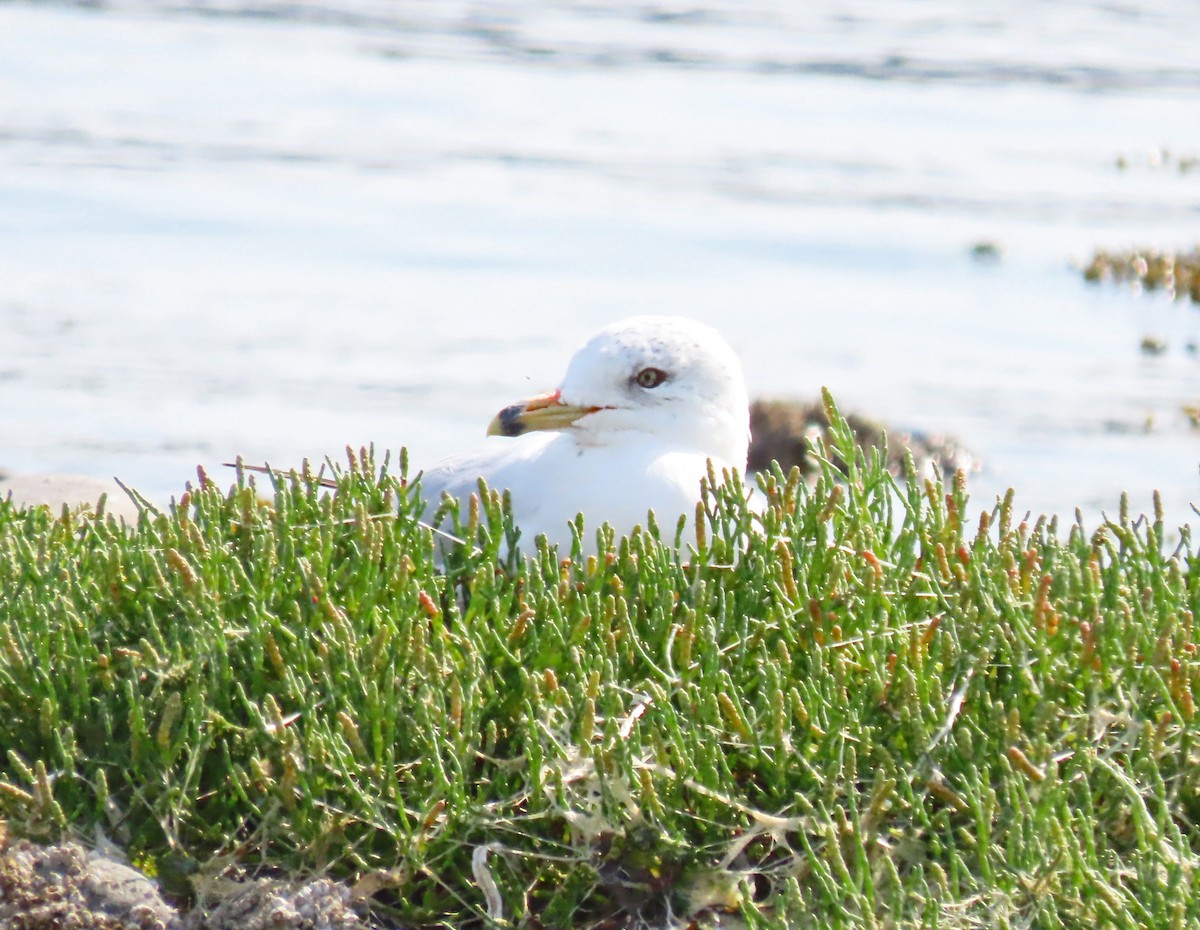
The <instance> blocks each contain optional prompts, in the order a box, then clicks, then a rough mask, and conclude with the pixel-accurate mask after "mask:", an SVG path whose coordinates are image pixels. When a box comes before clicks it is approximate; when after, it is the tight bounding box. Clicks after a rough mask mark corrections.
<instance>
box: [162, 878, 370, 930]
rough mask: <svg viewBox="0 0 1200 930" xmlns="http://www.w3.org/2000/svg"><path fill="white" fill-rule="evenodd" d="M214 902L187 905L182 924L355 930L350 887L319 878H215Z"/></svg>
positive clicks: (232, 929) (216, 929)
mask: <svg viewBox="0 0 1200 930" xmlns="http://www.w3.org/2000/svg"><path fill="white" fill-rule="evenodd" d="M221 884H222V885H223V886H224V887H223V892H224V893H223V896H222V897H221V900H220V903H219V904H217V905H216V906H215V907H213V908H212V909H211V910H209V911H208V913H207V914H204V915H201V911H202V910H203V909H202V908H197V909H196V910H195V911H193V912H192V913H191V914H190V915H189V917H188V919H187V921H186V928H187V930H359V928H362V927H364V926H365V925H364V924H363V922H362V921H361V920H360V919H359V917H358V915H357V914H356V913H354V911H353V910H352V909H351V907H350V890H349V889H348V888H347V887H345V886H344V885H339V884H337V883H336V882H332V881H329V880H328V879H324V878H320V879H316V880H314V881H308V882H289V881H277V880H275V879H256V880H254V881H248V882H238V883H231V882H225V883H221Z"/></svg>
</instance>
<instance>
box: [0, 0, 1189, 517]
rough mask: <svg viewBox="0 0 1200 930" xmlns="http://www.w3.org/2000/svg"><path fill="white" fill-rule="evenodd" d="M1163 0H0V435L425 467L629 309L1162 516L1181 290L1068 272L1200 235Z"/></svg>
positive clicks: (161, 481) (1060, 499) (772, 388)
mask: <svg viewBox="0 0 1200 930" xmlns="http://www.w3.org/2000/svg"><path fill="white" fill-rule="evenodd" d="M800 10H803V12H799V11H800ZM1190 19H1191V7H1190V5H1189V4H1186V3H1182V2H1162V3H1157V4H1139V5H1138V6H1137V7H1136V8H1135V7H1133V6H1128V7H1126V6H1121V5H1119V4H1112V3H1082V2H1080V3H1059V4H1053V5H1049V4H1040V3H1039V4H1033V3H1027V4H1010V5H1005V6H1004V8H1003V9H990V8H989V9H988V10H986V11H984V10H980V11H977V12H973V13H969V14H967V15H963V13H962V12H961V8H960V5H958V4H951V3H920V4H907V3H884V2H876V3H861V4H856V5H851V6H847V5H845V4H841V3H838V4H834V3H825V4H821V3H818V4H808V5H804V6H803V7H801V6H799V5H790V4H782V3H780V4H771V3H765V2H760V3H744V2H739V3H733V2H719V0H716V2H714V0H701V2H699V3H696V4H693V5H687V6H684V5H681V4H680V5H670V4H663V5H658V6H655V5H648V4H641V3H606V4H595V5H588V4H559V5H554V6H551V5H547V4H534V3H505V4H496V3H490V4H475V3H453V2H430V3H397V2H392V0H388V2H382V0H381V2H374V3H373V2H369V0H353V2H351V3H343V4H338V5H336V6H333V5H330V6H328V7H323V6H320V5H318V4H311V3H303V2H293V3H287V4H283V3H278V4H276V3H270V2H263V3H257V4H252V3H247V2H228V3H196V4H164V3H116V4H112V5H106V6H103V7H77V6H70V5H58V4H49V3H39V4H20V3H4V2H0V282H2V283H0V436H3V444H2V445H0V466H5V467H9V468H13V469H17V470H25V471H35V470H36V471H73V472H82V473H87V474H94V475H102V476H107V475H111V474H116V475H118V476H120V477H122V479H124V480H125V481H127V482H128V483H132V484H133V485H135V486H137V487H139V488H141V489H142V490H143V491H145V492H146V493H147V494H148V495H149V496H151V497H156V498H160V499H165V498H167V497H168V496H169V495H171V494H177V493H178V492H179V491H180V490H181V489H182V487H183V483H184V482H185V481H187V480H188V479H190V478H192V477H193V476H194V469H195V466H196V464H197V463H203V464H204V465H205V466H206V467H208V468H209V470H210V472H213V473H218V474H219V473H221V470H220V468H219V463H220V462H223V461H228V460H230V459H231V458H232V457H233V456H235V455H237V454H241V455H243V456H245V457H246V458H247V459H248V460H250V461H269V462H271V463H272V464H275V465H291V464H295V463H297V462H299V460H300V459H301V458H302V457H304V456H310V457H313V458H315V459H320V458H322V457H324V456H325V455H335V456H336V455H338V454H339V450H341V449H342V448H343V447H344V446H345V445H346V444H347V443H349V444H353V445H355V446H357V445H361V444H364V443H369V442H374V443H376V445H377V446H378V447H380V448H398V447H399V446H401V445H407V446H408V447H409V448H410V450H411V452H412V455H413V461H414V463H415V464H416V465H418V466H419V465H420V464H422V463H428V462H431V461H433V460H434V459H436V458H438V457H440V456H442V455H444V454H447V453H449V452H452V451H455V450H458V449H461V448H464V447H467V446H469V445H471V444H472V443H474V442H475V441H476V439H477V437H478V436H480V434H481V433H482V431H483V429H484V427H485V426H486V424H487V422H488V421H489V420H490V419H491V416H492V415H493V414H494V413H495V412H496V411H497V410H498V409H499V408H500V407H501V406H504V405H505V404H507V403H508V402H510V401H512V400H515V399H518V398H520V397H523V396H526V395H527V394H528V393H529V392H531V391H536V390H541V389H544V388H546V387H549V386H552V385H553V384H554V383H555V382H556V381H557V379H558V378H559V376H560V375H561V373H562V370H563V368H564V364H565V360H566V358H567V356H568V355H569V354H570V352H571V351H572V350H573V348H574V347H575V346H576V345H577V344H578V343H579V342H580V341H581V340H582V339H583V337H584V336H586V335H587V334H588V333H589V332H590V331H591V330H593V329H595V328H596V327H597V326H599V325H601V324H603V323H605V322H608V321H611V320H613V319H617V318H620V317H622V316H625V315H629V314H633V313H645V312H662V313H683V314H687V315H690V316H694V317H697V318H700V319H703V320H706V321H709V322H711V323H713V324H715V325H717V326H719V327H720V328H722V329H723V330H724V331H725V332H726V334H727V335H728V336H729V338H730V341H731V342H732V343H733V345H734V346H735V348H736V349H737V350H738V352H739V353H740V354H741V356H742V358H743V359H744V361H745V363H746V367H747V372H748V377H749V380H750V387H751V393H752V394H753V395H757V396H763V395H784V396H797V397H803V398H808V397H811V396H812V395H813V394H814V393H815V392H816V391H817V390H818V389H819V387H820V386H821V385H828V386H829V387H830V388H831V389H832V390H833V391H834V393H835V395H836V396H837V397H838V398H839V400H840V402H841V403H842V406H843V407H844V408H846V409H854V410H858V411H859V412H862V413H865V414H868V415H873V416H876V417H879V418H882V419H884V420H885V421H887V422H889V423H892V424H895V425H896V426H900V427H908V428H918V429H923V430H928V431H935V432H951V433H954V434H956V435H957V436H958V437H959V438H960V439H961V440H962V441H963V443H964V444H965V445H967V446H968V447H970V448H971V449H972V450H974V451H975V452H976V453H978V455H979V457H980V458H981V459H982V461H983V463H984V468H983V470H982V471H981V472H980V473H978V474H976V475H974V476H972V479H971V486H972V488H973V493H974V496H975V502H976V504H978V505H979V506H981V507H982V506H986V505H987V504H988V502H989V501H991V500H994V497H995V495H996V494H997V493H1002V492H1003V490H1004V489H1005V488H1006V487H1008V486H1009V485H1012V486H1015V487H1016V488H1017V489H1018V497H1017V502H1018V506H1019V507H1021V508H1026V509H1030V510H1033V511H1034V512H1043V511H1053V512H1059V513H1062V514H1064V515H1070V514H1072V513H1073V512H1074V510H1075V508H1076V507H1077V506H1078V507H1080V508H1082V509H1083V511H1084V513H1085V515H1086V517H1087V519H1088V520H1089V521H1090V522H1094V521H1095V520H1096V519H1098V518H1099V515H1100V513H1101V512H1102V511H1108V512H1110V513H1111V512H1113V511H1115V510H1116V507H1117V502H1118V499H1119V495H1120V493H1121V491H1122V490H1128V491H1129V492H1130V494H1131V497H1132V501H1133V505H1134V507H1135V508H1137V509H1145V508H1147V507H1149V506H1150V495H1151V491H1152V489H1154V488H1159V489H1161V491H1162V493H1163V497H1164V502H1165V505H1166V508H1167V512H1168V516H1169V518H1170V519H1171V521H1172V522H1181V521H1184V520H1187V519H1189V518H1192V517H1194V514H1193V512H1192V511H1191V509H1190V504H1191V503H1192V502H1198V503H1200V469H1198V465H1200V430H1197V429H1195V428H1193V427H1192V426H1191V424H1190V422H1189V421H1188V419H1187V417H1186V416H1185V414H1184V413H1183V411H1182V406H1183V405H1184V404H1185V403H1188V402H1192V403H1194V402H1196V401H1198V400H1200V356H1198V354H1197V351H1196V349H1195V348H1194V346H1195V344H1196V343H1197V342H1200V310H1197V309H1195V308H1193V307H1191V306H1189V305H1187V304H1184V303H1172V302H1170V301H1169V300H1167V299H1166V298H1163V297H1155V298H1153V299H1150V298H1147V297H1144V296H1142V297H1135V296H1134V295H1132V294H1131V293H1130V292H1128V291H1126V290H1121V289H1118V288H1115V287H1113V288H1106V287H1094V286H1089V285H1085V284H1084V283H1083V282H1082V280H1081V278H1080V275H1079V273H1078V271H1077V270H1076V269H1075V268H1074V267H1073V263H1078V262H1082V261H1084V260H1086V259H1087V258H1088V257H1089V255H1090V252H1091V249H1092V248H1093V247H1095V246H1101V247H1110V248H1121V247H1126V246H1130V245H1134V244H1145V245H1148V246H1155V247H1160V248H1172V247H1184V246H1188V245H1191V244H1193V243H1195V241H1196V240H1197V239H1198V238H1200V170H1193V171H1183V170H1180V167H1179V158H1180V157H1186V156H1189V155H1190V156H1196V155H1200V120H1198V119H1196V114H1197V113H1200V65H1197V63H1196V57H1195V54H1194V47H1193V42H1192V35H1193V33H1192V31H1191V30H1189V29H1187V28H1182V26H1183V25H1184V24H1186V23H1188V22H1190ZM1164 150H1165V153H1166V154H1165V155H1164ZM1119 160H1123V162H1124V165H1125V167H1123V168H1122V167H1119V166H1118V161H1119ZM981 241H987V242H991V243H995V244H996V245H998V246H999V248H1000V253H1001V254H1000V258H999V260H997V261H989V260H979V259H976V258H973V257H972V252H971V249H972V246H973V245H974V244H976V243H978V242H981ZM1148 335H1149V336H1154V337H1157V338H1161V339H1164V340H1165V341H1166V344H1167V350H1166V352H1165V353H1163V354H1161V355H1157V356H1152V357H1151V356H1147V355H1145V354H1143V353H1142V351H1141V350H1140V348H1139V345H1140V342H1141V340H1142V338H1143V337H1144V336H1148ZM1189 345H1190V346H1192V347H1193V348H1189Z"/></svg>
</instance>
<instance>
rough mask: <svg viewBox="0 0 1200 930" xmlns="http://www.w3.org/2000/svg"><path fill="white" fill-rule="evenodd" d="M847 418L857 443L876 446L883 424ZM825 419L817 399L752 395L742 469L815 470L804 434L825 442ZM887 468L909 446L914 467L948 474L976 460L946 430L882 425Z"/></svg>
mask: <svg viewBox="0 0 1200 930" xmlns="http://www.w3.org/2000/svg"><path fill="white" fill-rule="evenodd" d="M846 421H847V422H848V423H849V424H850V428H851V429H853V430H854V435H855V438H856V440H857V442H858V444H859V446H861V447H863V448H864V449H869V448H872V447H875V448H877V447H879V445H880V444H881V442H882V441H883V436H884V432H885V430H884V428H883V426H882V425H880V424H879V423H877V422H875V421H874V420H870V419H868V418H866V417H863V416H859V415H858V414H854V413H852V414H849V415H847V416H846ZM828 429H829V421H828V420H826V419H825V411H824V408H823V407H822V404H821V402H820V401H819V400H817V401H813V402H812V403H806V402H804V401H792V400H756V401H754V402H753V403H752V404H751V405H750V457H749V462H748V463H747V467H746V470H747V471H749V472H756V471H762V470H763V469H765V468H768V467H769V466H770V464H771V462H772V461H778V462H779V464H780V465H781V466H783V470H784V472H785V473H786V472H787V471H788V470H789V469H790V468H791V467H792V466H793V465H796V466H799V468H800V471H801V473H802V474H805V475H810V474H813V473H814V472H816V470H817V464H816V462H815V461H813V459H812V458H811V456H810V455H809V451H808V440H809V439H815V438H817V437H818V436H819V437H822V438H824V439H825V440H826V442H827V443H828V439H829V437H828ZM886 432H887V438H888V468H889V469H890V470H891V471H892V472H893V473H895V474H899V473H900V471H901V470H902V469H903V467H904V451H905V450H906V449H909V450H911V451H912V454H913V458H914V459H915V461H916V463H917V467H918V468H920V469H922V470H924V469H927V468H929V467H930V466H935V467H936V468H938V470H939V471H941V472H942V474H947V475H952V474H954V473H955V472H956V471H958V470H959V469H960V468H961V469H962V470H963V471H965V472H972V471H978V470H979V462H978V460H977V459H975V457H974V456H972V455H971V454H970V453H969V452H967V451H966V450H965V449H964V448H963V447H962V446H961V445H959V443H958V442H957V441H955V440H954V439H952V438H950V437H947V436H937V435H933V436H930V435H926V434H924V433H919V432H910V431H904V430H887V431H886Z"/></svg>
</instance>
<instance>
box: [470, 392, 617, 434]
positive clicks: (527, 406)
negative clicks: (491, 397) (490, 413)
mask: <svg viewBox="0 0 1200 930" xmlns="http://www.w3.org/2000/svg"><path fill="white" fill-rule="evenodd" d="M603 409H604V408H603V407H577V406H575V405H574V404H564V403H563V400H562V391H552V392H551V393H549V394H539V395H538V396H537V397H531V398H530V399H529V400H527V401H523V402H522V403H519V404H513V405H512V406H511V407H505V408H504V409H503V410H501V411H500V412H499V413H498V414H496V418H495V419H494V420H492V422H491V423H489V424H488V430H487V434H488V435H489V436H520V435H522V434H524V433H531V432H533V431H534V430H546V429H565V428H566V427H568V426H571V425H572V424H574V423H575V421H576V420H578V419H579V418H580V417H585V416H587V415H588V414H589V413H595V412H596V411H597V410H603Z"/></svg>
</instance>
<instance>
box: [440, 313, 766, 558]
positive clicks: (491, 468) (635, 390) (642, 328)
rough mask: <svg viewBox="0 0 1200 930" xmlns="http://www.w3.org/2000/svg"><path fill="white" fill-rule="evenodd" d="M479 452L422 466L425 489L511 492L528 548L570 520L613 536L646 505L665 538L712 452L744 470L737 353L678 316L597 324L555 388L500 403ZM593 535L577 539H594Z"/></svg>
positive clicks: (691, 499) (556, 536) (641, 517)
mask: <svg viewBox="0 0 1200 930" xmlns="http://www.w3.org/2000/svg"><path fill="white" fill-rule="evenodd" d="M488 433H489V435H490V436H494V437H503V438H493V439H489V440H488V443H487V445H486V446H485V448H484V450H482V451H480V452H478V453H468V454H466V455H461V456H455V457H453V458H451V459H447V460H446V461H444V462H442V463H440V464H439V465H437V466H435V467H434V468H432V469H430V470H429V471H428V472H426V473H425V475H424V477H423V478H422V493H423V496H424V497H425V499H426V501H427V503H428V504H429V505H431V506H432V505H435V504H436V503H437V501H438V500H440V498H441V495H442V493H443V492H446V493H449V494H451V495H452V496H454V497H457V498H459V499H460V500H465V499H466V498H467V497H468V496H469V495H470V494H471V493H472V492H473V491H475V490H476V486H477V479H478V478H480V477H482V478H483V479H484V480H485V481H487V483H488V486H489V487H491V488H493V489H495V490H503V489H508V490H509V491H511V494H512V503H513V517H514V520H515V522H516V524H517V525H518V527H520V529H521V533H522V539H523V541H524V543H525V544H526V545H527V546H529V545H531V544H532V542H533V538H534V537H535V536H536V535H538V534H541V533H545V534H546V536H547V537H548V539H549V541H550V542H551V543H558V544H559V545H560V547H561V546H565V545H569V544H570V540H571V533H570V529H569V526H568V523H569V522H570V521H572V520H574V518H575V516H576V515H577V514H579V513H582V514H583V515H584V520H585V528H586V529H587V530H588V531H591V532H594V531H595V529H597V528H598V527H599V526H600V524H601V523H604V522H608V523H611V524H612V525H613V528H614V530H616V532H617V533H618V534H624V533H628V532H629V531H630V530H632V529H633V527H634V526H636V525H642V526H645V525H646V514H647V511H648V510H650V509H653V510H654V511H655V516H656V517H657V518H658V521H659V525H660V526H661V527H662V528H663V530H664V534H665V535H666V536H667V537H668V538H670V536H671V534H672V531H673V529H674V526H675V523H676V521H677V520H678V518H679V516H680V515H687V516H689V517H690V516H692V515H693V514H694V511H695V505H696V502H697V501H698V500H699V499H700V479H701V478H702V477H703V476H704V475H705V474H706V473H707V468H708V461H709V460H710V459H711V460H712V463H713V466H714V467H715V469H716V471H717V474H720V473H721V470H722V469H723V468H733V467H736V468H737V469H739V470H741V469H744V468H745V467H746V453H747V449H748V446H749V438H750V414H749V399H748V397H747V394H746V384H745V378H744V376H743V374H742V366H741V363H740V362H739V361H738V358H737V355H735V354H734V352H733V350H732V349H731V348H730V347H729V344H728V343H727V342H726V341H725V340H724V339H723V338H722V337H721V335H720V334H719V333H718V332H717V331H716V330H715V329H713V328H712V327H710V326H706V325H704V324H702V323H697V322H695V321H694V320H688V319H686V318H683V317H657V316H643V317H632V318H630V319H627V320H623V321H621V322H619V323H614V324H613V325H611V326H608V327H606V328H605V329H602V330H600V332H598V333H597V334H596V335H594V336H593V337H592V338H591V339H589V340H588V342H587V343H586V344H585V345H584V346H583V347H582V348H581V349H579V351H578V352H576V353H575V355H574V356H573V357H572V359H571V361H570V363H569V365H568V367H567V374H566V377H565V378H564V379H563V381H562V384H561V386H560V387H559V388H558V389H557V390H556V391H552V392H550V393H548V394H543V395H540V396H538V397H534V398H531V399H530V400H527V401H524V402H522V403H519V404H514V405H512V406H510V407H506V408H504V409H503V410H502V411H501V412H500V413H499V414H498V415H497V416H496V418H495V419H494V420H493V421H492V423H491V426H490V427H489V428H488ZM591 532H589V533H588V534H587V536H586V537H585V538H590V536H591Z"/></svg>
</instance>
